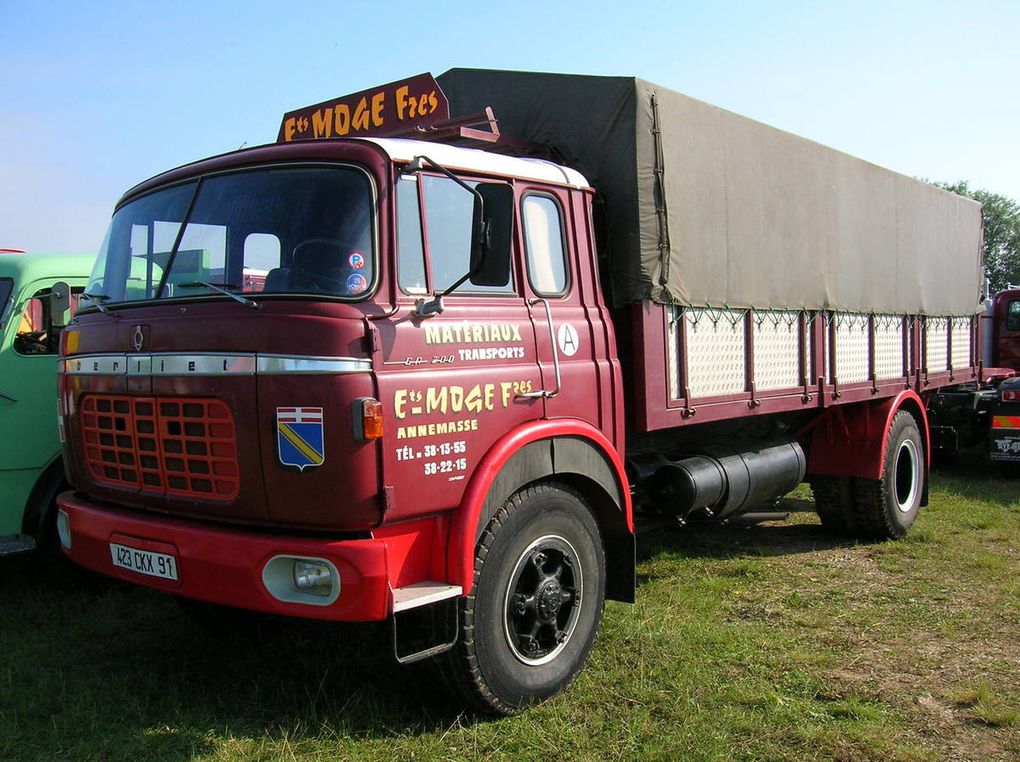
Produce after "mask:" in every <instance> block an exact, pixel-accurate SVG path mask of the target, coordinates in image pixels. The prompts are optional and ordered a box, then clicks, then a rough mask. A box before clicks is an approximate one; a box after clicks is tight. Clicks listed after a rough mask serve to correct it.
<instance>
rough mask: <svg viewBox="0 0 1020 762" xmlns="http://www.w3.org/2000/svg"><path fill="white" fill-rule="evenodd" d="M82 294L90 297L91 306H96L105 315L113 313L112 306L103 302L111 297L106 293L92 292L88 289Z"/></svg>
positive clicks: (87, 297)
mask: <svg viewBox="0 0 1020 762" xmlns="http://www.w3.org/2000/svg"><path fill="white" fill-rule="evenodd" d="M82 296H84V297H85V298H86V299H88V300H89V301H90V302H92V304H91V305H90V306H92V307H95V308H96V309H97V310H99V311H100V312H102V313H103V314H104V315H112V314H113V313H112V312H111V311H110V308H109V307H107V306H105V305H104V304H103V302H105V301H106V300H107V299H109V298H110V297H109V296H107V295H106V294H90V293H89V292H88V291H86V292H85V293H84V294H82Z"/></svg>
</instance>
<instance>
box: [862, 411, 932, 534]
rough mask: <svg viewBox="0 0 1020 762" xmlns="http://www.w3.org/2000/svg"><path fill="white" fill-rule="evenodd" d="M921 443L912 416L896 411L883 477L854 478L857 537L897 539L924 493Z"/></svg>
mask: <svg viewBox="0 0 1020 762" xmlns="http://www.w3.org/2000/svg"><path fill="white" fill-rule="evenodd" d="M924 474H925V461H924V444H923V442H922V440H921V431H920V430H919V429H918V427H917V421H916V420H914V416H912V415H911V414H910V413H908V412H907V411H905V410H901V411H900V412H898V413H897V414H896V415H895V417H894V418H893V421H892V425H891V426H890V427H889V436H888V443H887V445H886V451H885V460H884V461H883V463H882V476H881V477H880V478H878V479H854V500H853V517H854V521H855V523H856V524H857V534H858V535H859V536H861V537H867V538H871V539H891V540H895V539H899V538H900V537H902V536H903V535H904V534H905V533H906V531H907V529H908V528H909V527H910V525H911V524H913V523H914V519H915V518H916V517H917V510H918V508H920V506H921V496H922V494H923V492H924Z"/></svg>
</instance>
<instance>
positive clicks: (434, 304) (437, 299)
mask: <svg viewBox="0 0 1020 762" xmlns="http://www.w3.org/2000/svg"><path fill="white" fill-rule="evenodd" d="M426 163H428V165H429V166H430V167H432V168H433V169H435V170H436V171H438V172H440V173H442V174H443V175H445V176H446V177H448V178H450V179H451V180H453V181H454V182H455V183H457V185H459V186H460V187H461V188H463V189H464V190H466V191H467V192H468V193H470V194H471V195H472V196H474V197H475V199H476V200H477V202H478V209H479V210H480V211H481V218H482V223H481V228H480V229H479V230H474V231H472V234H473V235H475V236H477V237H479V238H481V240H482V246H483V247H485V248H488V245H489V244H488V242H489V240H490V235H491V234H490V232H489V226H488V224H487V223H486V222H485V199H484V198H482V194H481V193H479V192H478V191H477V189H475V188H472V187H471V186H470V185H468V184H467V183H466V182H464V181H463V180H461V179H460V178H459V177H457V175H455V174H454V173H453V172H451V171H450V170H448V169H447V168H446V167H444V166H443V165H442V164H439V163H438V162H435V161H433V160H432V159H430V158H429V157H428V156H425V155H424V154H422V155H420V156H415V157H414V158H413V159H411V161H409V162H408V163H407V164H406V165H405V166H404V170H403V171H404V172H410V173H414V172H420V171H421V170H422V169H424V168H425V164H426ZM481 268H482V260H479V261H478V262H477V263H476V264H475V266H474V267H473V268H471V269H470V270H469V271H468V272H467V273H465V275H464V277H462V278H461V279H460V280H458V281H456V282H455V283H453V284H452V285H449V286H447V287H446V288H445V289H443V290H442V291H440V292H439V293H438V294H436V295H435V296H434V297H432V298H431V299H424V298H422V299H419V300H418V301H417V302H416V303H415V305H414V315H415V317H431V316H432V315H438V314H440V313H442V311H443V297H444V296H446V295H447V294H450V293H452V292H453V291H456V290H457V289H458V288H460V287H461V286H463V285H464V284H465V283H466V282H467V281H469V280H470V279H471V278H472V276H474V275H476V274H477V273H478V271H479V270H480V269H481Z"/></svg>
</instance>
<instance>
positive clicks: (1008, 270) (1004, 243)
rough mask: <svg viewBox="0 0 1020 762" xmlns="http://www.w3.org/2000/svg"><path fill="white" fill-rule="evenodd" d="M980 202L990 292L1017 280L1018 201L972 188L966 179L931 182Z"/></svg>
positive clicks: (1019, 255) (1019, 267) (1019, 269)
mask: <svg viewBox="0 0 1020 762" xmlns="http://www.w3.org/2000/svg"><path fill="white" fill-rule="evenodd" d="M932 184H933V185H936V186H938V187H939V188H944V189H945V190H947V191H952V192H953V193H957V194H959V195H961V196H966V197H967V198H972V199H974V200H975V201H979V202H980V203H981V219H982V220H983V221H984V244H983V248H984V263H985V277H987V278H988V279H989V281H991V292H992V293H993V294H994V293H995V292H997V291H1001V290H1002V289H1004V288H1006V286H1007V285H1009V284H1013V285H1016V284H1020V204H1017V202H1016V201H1014V200H1013V199H1011V198H1009V197H1007V196H1003V195H1001V194H999V193H992V192H991V191H987V190H980V189H975V188H971V187H970V185H969V184H968V183H967V182H965V181H960V182H955V183H932Z"/></svg>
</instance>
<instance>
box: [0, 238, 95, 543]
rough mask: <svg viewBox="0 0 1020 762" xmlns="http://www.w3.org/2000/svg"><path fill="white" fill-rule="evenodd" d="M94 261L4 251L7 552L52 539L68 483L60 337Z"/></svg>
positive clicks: (0, 369) (0, 478) (1, 407)
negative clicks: (60, 426) (57, 410)
mask: <svg viewBox="0 0 1020 762" xmlns="http://www.w3.org/2000/svg"><path fill="white" fill-rule="evenodd" d="M94 259H95V257H94V255H91V254H61V255H47V254H28V253H26V252H24V251H22V250H20V249H0V431H3V437H4V443H5V444H4V446H3V447H2V448H0V556H4V555H11V554H14V553H20V552H24V551H28V550H32V549H33V548H35V547H36V546H37V545H38V544H39V543H40V542H45V541H46V539H47V532H49V531H50V529H51V528H52V523H53V518H54V516H55V514H56V508H55V504H54V502H53V501H54V498H55V497H56V494H57V492H59V491H60V489H61V488H63V487H65V486H66V482H65V481H64V467H63V461H62V459H61V457H60V448H61V443H60V440H59V439H58V432H57V424H56V420H55V418H54V417H53V415H52V414H53V412H54V401H55V400H56V394H57V374H56V364H57V357H58V352H59V335H60V330H61V328H62V326H63V325H64V324H65V323H66V322H67V320H68V319H69V317H70V315H71V314H73V312H74V308H75V306H76V304H77V300H78V295H79V294H80V293H81V292H82V290H83V289H84V287H85V283H86V280H87V277H88V273H89V271H90V269H91V267H92V262H93V260H94ZM55 292H56V293H55ZM54 297H56V298H54ZM64 304H66V305H67V307H66V311H65V309H61V308H62V307H63V306H64Z"/></svg>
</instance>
